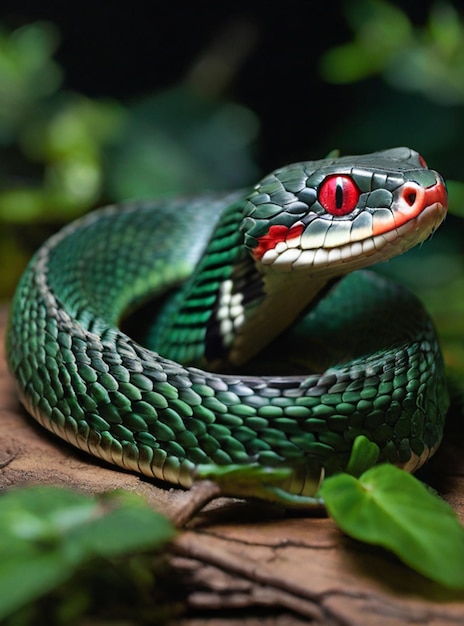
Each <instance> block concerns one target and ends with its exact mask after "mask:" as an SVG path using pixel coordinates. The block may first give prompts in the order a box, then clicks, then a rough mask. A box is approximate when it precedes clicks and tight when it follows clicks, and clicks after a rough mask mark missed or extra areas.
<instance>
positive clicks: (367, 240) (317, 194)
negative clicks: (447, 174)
mask: <svg viewBox="0 0 464 626" xmlns="http://www.w3.org/2000/svg"><path fill="white" fill-rule="evenodd" d="M446 210H447V192H446V186H445V183H444V181H443V179H442V177H441V176H440V175H439V174H438V173H437V172H435V171H433V170H430V169H428V167H427V165H426V163H425V161H424V159H423V158H422V157H421V156H420V154H419V153H418V152H415V151H414V150H411V149H410V148H393V149H390V150H383V151H381V152H374V153H372V154H367V155H362V156H346V157H340V158H328V159H324V160H321V161H308V162H303V163H295V164H293V165H290V166H287V167H284V168H281V169H278V170H276V171H275V172H273V173H272V174H270V175H269V176H267V177H266V178H264V179H263V180H262V181H261V182H260V183H258V184H257V185H256V186H255V187H254V189H253V191H252V192H251V193H250V195H249V196H248V202H247V206H246V210H245V215H246V217H245V219H244V221H243V224H242V232H243V234H244V244H245V246H246V247H247V248H248V250H249V252H250V253H251V255H252V257H253V259H254V260H255V261H256V263H257V265H258V267H260V270H261V271H269V270H281V271H284V272H289V271H291V270H299V269H303V270H306V271H307V270H308V269H310V270H314V272H316V271H317V272H318V273H319V274H325V275H327V276H335V275H339V274H340V275H341V274H345V273H346V272H348V271H351V270H353V269H357V268H360V267H364V266H366V265H371V264H373V263H376V262H378V261H384V260H386V259H389V258H391V257H393V256H396V255H397V254H400V253H402V252H404V251H405V250H408V249H409V248H411V247H413V246H414V245H416V244H417V243H419V242H420V241H422V240H424V239H426V238H427V237H428V236H429V235H430V234H431V233H432V232H433V231H434V230H435V229H436V228H437V227H438V226H439V225H440V223H441V222H442V220H443V219H444V217H445V214H446Z"/></svg>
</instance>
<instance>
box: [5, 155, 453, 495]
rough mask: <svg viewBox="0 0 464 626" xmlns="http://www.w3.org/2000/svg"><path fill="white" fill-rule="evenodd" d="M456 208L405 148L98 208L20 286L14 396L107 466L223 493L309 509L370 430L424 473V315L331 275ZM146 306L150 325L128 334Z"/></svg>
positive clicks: (434, 435)
mask: <svg viewBox="0 0 464 626" xmlns="http://www.w3.org/2000/svg"><path fill="white" fill-rule="evenodd" d="M334 175H337V176H338V177H342V178H337V179H332V180H331V182H328V181H329V177H330V176H334ZM343 177H344V178H343ZM348 179H349V180H348ZM347 180H348V182H346V181H347ZM343 181H345V182H343ZM350 185H351V187H353V188H354V189H355V191H354V192H353V194H354V196H353V197H354V203H355V204H354V206H351V204H352V202H353V200H352V197H351V196H350V193H351V192H350V188H351V187H350ZM324 189H326V190H327V189H328V191H327V194H326V195H324V193H325V191H324ZM350 203H351V204H350ZM325 205H327V206H329V209H330V211H332V213H331V212H330V211H329V210H326V209H327V206H325ZM348 205H350V206H348ZM334 207H335V209H334ZM333 211H335V213H336V214H335V215H334V214H333ZM337 211H338V213H337ZM445 212H446V192H445V190H444V186H443V182H442V180H441V178H440V177H439V176H438V175H437V174H436V173H435V172H433V171H431V170H429V169H427V168H426V166H425V164H424V163H423V161H422V160H421V158H420V157H419V155H418V154H417V153H415V152H413V151H412V150H409V149H407V148H397V149H393V150H389V151H384V152H379V153H374V154H371V155H365V156H360V157H343V158H328V159H325V160H322V161H313V162H306V163H297V164H294V165H291V166H288V167H285V168H282V169H281V170H277V171H276V172H274V173H273V174H271V175H270V176H268V177H266V178H265V179H263V180H262V181H261V183H259V184H258V185H256V186H255V187H254V188H253V189H251V190H249V191H248V192H244V193H243V192H238V193H235V194H216V195H210V196H202V197H199V198H194V199H182V198H181V199H175V200H160V201H157V202H140V203H129V204H125V205H121V206H115V207H109V208H106V209H103V210H101V211H98V212H95V213H92V214H90V215H89V216H86V217H84V218H82V219H80V220H78V221H77V222H75V223H73V224H71V225H69V226H67V227H66V228H64V229H63V230H62V231H61V232H59V233H58V234H56V235H55V236H53V237H52V238H51V239H50V240H49V241H48V242H46V243H45V244H44V245H43V246H42V248H41V249H40V250H39V251H38V252H37V253H36V255H35V256H34V258H33V259H32V261H31V263H30V265H29V267H28V269H27V270H26V272H25V274H24V275H23V277H22V279H21V281H20V284H19V286H18V289H17V293H16V296H15V298H14V301H13V305H12V310H11V319H10V324H9V330H8V336H7V355H8V362H9V366H10V369H11V371H12V372H13V374H14V375H15V377H16V379H17V381H18V385H19V390H20V395H21V399H22V402H23V403H24V405H25V406H26V408H27V409H28V411H29V412H30V413H31V414H32V415H33V416H34V417H35V418H36V419H37V420H38V421H39V422H40V423H41V424H42V425H43V426H45V427H46V428H47V429H49V430H50V431H52V432H53V433H55V434H57V435H58V436H60V437H62V438H63V439H65V440H67V441H68V442H70V443H71V444H73V445H75V446H77V447H78V448H81V449H83V450H85V451H88V452H90V453H91V454H93V455H95V456H97V457H100V458H102V459H105V460H106V461H109V462H110V463H114V464H116V465H119V466H121V467H123V468H126V469H128V470H131V471H136V472H141V473H143V474H145V475H148V476H152V477H155V478H158V479H161V480H163V481H168V482H170V483H176V484H179V485H181V486H183V487H190V486H191V485H192V483H193V482H194V481H195V480H196V479H198V478H205V477H208V478H212V479H213V480H215V481H216V482H218V483H219V484H220V485H221V487H222V491H223V493H226V494H228V495H234V496H246V497H260V498H266V499H270V500H277V501H281V502H284V503H286V504H288V505H294V506H307V505H309V504H311V503H312V502H314V496H315V494H316V493H317V489H318V486H319V484H320V481H321V479H322V478H323V476H324V475H330V474H333V473H335V472H338V471H342V470H343V469H344V468H346V465H347V463H348V462H349V459H350V455H351V452H352V447H353V442H354V441H355V439H356V438H357V437H359V436H365V437H367V438H368V439H369V440H370V441H371V442H372V443H374V444H376V445H377V446H378V448H379V450H380V455H379V459H378V460H379V461H385V460H386V461H389V462H391V463H395V464H397V465H399V466H401V467H404V468H405V469H407V470H410V471H414V470H415V469H416V468H417V467H419V466H420V465H421V464H422V463H423V462H424V461H425V460H426V459H427V458H428V457H429V456H430V454H432V453H433V451H434V450H435V449H436V447H437V446H438V445H439V443H440V440H441V436H442V428H443V421H444V417H445V413H446V410H447V403H448V400H447V391H446V384H445V378H444V373H443V363H442V358H441V355H440V350H439V346H438V342H437V339H436V336H435V333H434V330H433V327H432V323H431V321H430V319H429V318H428V316H427V314H426V312H425V311H424V309H423V307H422V305H421V304H420V302H418V301H417V299H416V298H415V297H414V296H413V295H412V294H410V293H409V292H407V291H406V290H405V289H403V288H401V287H399V286H398V285H396V284H394V283H392V282H390V281H387V280H386V279H384V278H381V277H380V276H378V275H376V274H372V273H369V272H364V271H362V272H355V273H353V274H350V275H349V276H347V277H346V278H344V280H342V281H340V282H337V281H336V279H338V278H340V277H341V276H344V275H346V274H348V273H349V272H351V271H352V270H355V269H359V268H362V267H364V266H366V265H370V264H372V263H375V262H377V261H379V260H385V259H387V258H390V257H391V256H394V255H395V254H398V253H401V252H403V251H404V250H406V249H408V248H410V247H411V246H413V245H415V244H416V243H418V242H419V241H421V240H423V239H424V238H426V237H427V236H428V235H429V234H430V233H431V232H433V231H434V229H435V228H436V227H437V226H438V225H439V224H440V222H441V220H442V219H443V217H444V214H445ZM151 299H157V302H158V300H160V299H162V305H160V304H159V302H158V304H157V305H155V304H153V303H151V305H150V306H148V305H147V304H146V302H147V301H148V300H151ZM313 302H315V303H316V302H317V304H314V306H312V303H313ZM142 305H144V306H142ZM140 307H142V308H141V309H140V310H141V311H145V313H146V312H147V311H148V312H149V317H148V320H146V319H145V318H143V319H142V314H141V313H139V314H138V315H139V316H138V317H137V313H133V315H132V316H131V317H130V319H129V320H127V321H126V322H124V319H125V317H127V316H128V314H129V313H130V312H133V311H137V310H138V309H139V308H140ZM129 325H130V327H131V328H132V330H131V333H130V336H129V334H128V333H126V332H124V330H122V329H127V328H129ZM154 349H156V350H158V351H159V353H160V354H161V355H162V356H159V355H158V353H155V352H154V351H153V350H154ZM200 368H204V369H200ZM314 372H322V373H314ZM284 374H285V375H284Z"/></svg>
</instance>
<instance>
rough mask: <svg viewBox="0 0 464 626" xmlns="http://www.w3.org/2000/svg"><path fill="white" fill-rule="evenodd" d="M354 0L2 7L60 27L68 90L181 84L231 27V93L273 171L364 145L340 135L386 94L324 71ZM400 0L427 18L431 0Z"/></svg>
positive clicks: (109, 92) (17, 0)
mask: <svg viewBox="0 0 464 626" xmlns="http://www.w3.org/2000/svg"><path fill="white" fill-rule="evenodd" d="M346 4H347V3H346V2H339V1H335V2H311V1H307V2H291V1H290V2H269V3H253V2H248V3H247V2H124V3H122V2H121V3H113V2H85V1H84V2H65V1H61V2H50V1H41V2H33V1H30V2H25V1H21V0H6V1H5V0H4V1H3V2H2V13H3V23H4V24H7V25H8V26H10V27H16V26H19V25H21V24H23V23H29V22H31V21H35V20H42V19H45V20H50V21H51V22H53V23H54V24H56V25H57V26H58V28H59V31H60V34H61V44H60V47H59V49H58V51H57V54H56V59H57V60H58V61H59V63H60V64H61V65H62V66H63V67H64V68H65V70H66V74H65V84H64V86H65V87H66V88H69V89H74V90H77V91H80V92H82V93H85V94H87V95H89V96H92V97H97V96H113V97H117V98H119V99H121V100H124V101H126V102H127V101H128V100H130V99H131V98H135V97H138V96H141V95H144V94H148V93H151V92H154V91H157V90H159V89H163V88H166V87H169V86H172V85H174V84H176V83H178V82H179V81H181V80H182V79H183V78H184V77H185V75H186V73H187V72H188V71H189V69H190V68H191V66H192V63H193V62H194V61H195V60H196V59H198V58H199V57H200V55H201V54H202V53H204V52H205V50H207V49H208V47H210V46H211V45H214V42H215V41H216V40H217V39H219V40H220V39H221V38H223V37H225V36H227V35H228V34H230V32H231V31H232V38H234V36H235V45H236V47H237V48H238V49H239V50H240V47H241V46H242V45H243V41H241V39H242V38H245V40H246V43H245V47H246V48H247V51H246V52H245V53H244V58H242V60H241V62H240V63H239V64H238V65H239V67H238V68H237V71H236V74H235V76H234V77H233V79H232V81H231V84H230V85H229V87H228V90H229V93H228V95H229V97H231V98H232V99H234V100H236V101H238V102H240V103H242V104H244V105H245V106H247V107H249V108H250V109H251V110H252V111H254V112H255V113H256V115H257V116H258V118H259V120H260V125H261V132H260V136H259V141H258V145H257V147H256V150H257V153H256V158H257V160H258V162H259V163H260V165H261V166H262V168H263V170H268V169H270V168H272V167H275V166H276V165H281V164H283V163H285V162H288V161H292V160H298V159H307V158H313V157H321V156H324V155H325V153H326V152H327V150H330V149H332V148H333V147H335V146H334V145H333V142H334V141H335V142H336V144H337V145H336V147H339V148H342V149H343V150H344V151H345V152H346V151H349V150H350V149H351V150H353V149H355V148H357V146H355V145H349V144H350V143H351V144H353V143H355V142H353V141H352V140H351V141H350V140H345V139H344V138H341V139H339V138H338V137H339V132H338V129H339V127H340V123H341V121H343V119H349V118H351V117H352V116H353V115H356V113H357V112H361V115H364V113H363V111H364V109H365V107H366V106H367V107H368V105H369V100H370V99H372V100H373V104H375V100H376V97H378V96H379V94H378V93H377V94H376V93H374V92H371V93H369V90H368V89H367V90H366V87H365V86H361V87H359V86H352V85H349V86H333V85H329V84H327V83H324V82H322V81H321V78H320V75H319V70H318V62H319V59H320V56H321V54H322V53H323V52H324V51H325V50H327V49H329V48H330V47H332V46H334V45H338V44H341V43H343V42H345V41H346V40H348V39H349V38H350V37H351V36H352V33H351V30H350V28H349V26H348V24H347V21H346V19H345V16H344V7H345V6H346ZM396 4H397V5H398V6H400V7H401V8H402V9H403V10H405V11H407V12H408V15H409V17H410V18H411V19H412V20H413V21H414V23H415V24H422V23H423V22H424V21H425V20H426V17H427V14H428V9H429V7H430V5H431V2H427V1H426V2H424V1H410V2H402V3H396ZM406 106H409V105H408V104H406ZM379 126H381V125H380V124H379ZM366 133H368V134H371V133H372V131H371V130H370V129H368V130H367V131H366ZM416 134H418V133H416ZM380 135H381V136H380V138H379V140H378V141H377V140H376V138H375V137H373V138H372V139H371V140H369V141H365V142H364V143H366V144H371V148H372V149H376V148H381V147H385V146H384V145H383V143H384V142H386V141H388V139H389V136H388V135H387V136H384V135H383V134H382V133H380ZM406 139H407V137H406V138H405V140H406ZM340 143H342V144H345V143H347V144H348V145H340ZM361 143H363V142H361ZM388 145H391V144H388ZM371 148H369V149H371ZM419 148H420V146H419Z"/></svg>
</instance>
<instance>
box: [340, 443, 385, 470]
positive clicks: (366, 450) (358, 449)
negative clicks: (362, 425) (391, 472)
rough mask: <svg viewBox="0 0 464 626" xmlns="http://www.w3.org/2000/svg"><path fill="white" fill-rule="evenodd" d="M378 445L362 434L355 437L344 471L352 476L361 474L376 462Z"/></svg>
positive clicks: (378, 451)
mask: <svg viewBox="0 0 464 626" xmlns="http://www.w3.org/2000/svg"><path fill="white" fill-rule="evenodd" d="M379 453H380V450H379V446H378V445H377V444H375V443H373V442H372V441H371V440H370V439H368V438H367V437H365V436H364V435H359V437H356V439H355V440H354V443H353V447H352V448H351V455H350V459H349V461H348V463H347V466H346V473H347V474H351V475H352V476H361V474H362V473H363V472H365V471H366V470H368V469H370V468H371V467H373V466H374V465H375V464H376V463H377V459H378V458H379Z"/></svg>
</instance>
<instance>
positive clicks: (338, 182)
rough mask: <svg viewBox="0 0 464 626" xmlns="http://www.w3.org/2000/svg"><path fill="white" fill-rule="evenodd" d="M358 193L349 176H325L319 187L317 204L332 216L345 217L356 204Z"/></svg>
mask: <svg viewBox="0 0 464 626" xmlns="http://www.w3.org/2000/svg"><path fill="white" fill-rule="evenodd" d="M360 193H361V192H360V191H359V189H358V187H357V185H356V183H355V182H354V180H353V179H352V178H350V177H349V176H337V175H336V174H335V175H333V176H327V178H326V179H325V180H324V182H323V183H322V185H321V186H320V187H319V202H320V203H321V204H322V206H323V207H324V209H325V210H326V211H327V212H328V213H331V214H332V215H347V214H348V213H351V211H352V210H353V209H354V208H355V206H356V205H357V204H358V200H359V196H360Z"/></svg>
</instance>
